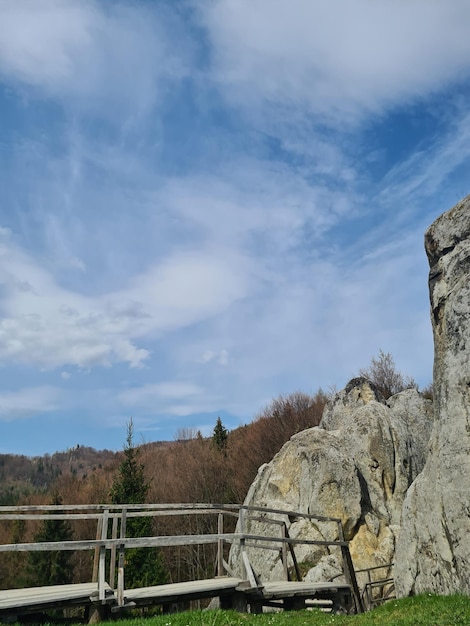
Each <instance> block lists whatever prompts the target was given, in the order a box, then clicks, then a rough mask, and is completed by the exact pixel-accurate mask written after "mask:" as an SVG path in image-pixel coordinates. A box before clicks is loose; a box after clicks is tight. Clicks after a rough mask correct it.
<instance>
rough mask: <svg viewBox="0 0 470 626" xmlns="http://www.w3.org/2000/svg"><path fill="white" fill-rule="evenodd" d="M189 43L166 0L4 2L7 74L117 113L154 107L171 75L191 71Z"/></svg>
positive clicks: (2, 50)
mask: <svg viewBox="0 0 470 626" xmlns="http://www.w3.org/2000/svg"><path fill="white" fill-rule="evenodd" d="M176 41H177V42H178V45H175V42H176ZM190 49H191V47H190V42H189V39H188V38H187V36H186V35H185V33H184V30H183V27H182V24H181V23H180V22H179V21H178V19H177V14H176V13H175V12H170V11H168V10H166V9H165V7H164V5H163V4H162V5H161V6H160V7H158V9H156V8H155V7H154V10H150V9H146V8H145V7H144V6H143V5H141V6H140V7H139V9H138V10H136V7H135V6H134V7H133V6H132V5H131V4H130V3H127V2H116V3H113V4H112V5H108V6H105V5H103V4H102V3H100V2H96V1H95V0H83V2H80V3H76V2H71V1H70V0H42V1H41V2H35V1H34V0H18V2H14V3H2V5H1V6H0V72H1V73H2V74H3V76H4V77H5V78H6V79H10V80H12V81H13V82H14V83H16V84H17V85H18V86H19V87H20V88H21V85H25V86H30V87H34V88H36V89H37V90H38V95H40V96H44V97H47V98H48V97H52V98H55V99H58V100H59V101H61V102H63V103H64V104H66V105H70V104H73V107H74V108H77V107H78V108H79V109H82V110H83V111H84V112H90V113H95V114H96V113H98V114H100V115H104V114H106V115H107V117H108V118H111V119H112V118H114V117H115V115H116V114H119V113H120V114H122V113H123V112H125V113H126V114H127V116H131V117H135V116H136V115H138V114H140V113H142V112H148V111H149V110H150V109H151V107H152V105H153V104H154V103H155V102H156V101H157V100H159V99H160V97H161V92H162V91H163V90H164V89H165V82H166V81H168V80H174V79H180V78H182V77H183V76H185V75H186V74H187V73H188V70H189V67H190ZM136 94H138V98H137V99H136V97H135V96H136Z"/></svg>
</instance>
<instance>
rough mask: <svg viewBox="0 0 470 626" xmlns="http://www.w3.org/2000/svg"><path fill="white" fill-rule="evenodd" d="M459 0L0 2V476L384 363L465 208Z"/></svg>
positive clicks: (419, 308)
mask: <svg viewBox="0 0 470 626" xmlns="http://www.w3.org/2000/svg"><path fill="white" fill-rule="evenodd" d="M469 25H470V3H468V2H467V0H454V1H453V2H441V1H440V0H439V1H438V0H410V1H408V2H396V1H395V0H382V1H381V2H371V1H370V0H355V1H354V2H350V1H349V0H328V2H322V1H320V0H318V1H317V0H201V1H198V0H181V1H180V0H172V1H163V0H162V1H157V0H155V1H154V2H151V1H150V0H147V1H144V0H140V1H139V0H134V1H132V2H131V1H127V2H126V1H113V2H109V1H105V0H101V1H99V0H81V1H80V2H75V1H73V0H3V1H1V2H0V124H1V126H0V129H1V132H0V189H1V194H0V257H1V262H0V367H1V369H0V452H10V453H20V454H28V455H36V454H43V453H46V452H49V453H52V452H54V451H56V450H64V449H67V448H69V447H72V446H75V445H76V444H78V443H79V444H83V445H91V446H93V447H95V448H111V449H119V448H121V447H122V444H123V441H124V439H125V425H126V422H128V420H129V419H130V417H131V416H132V417H133V420H134V424H135V431H136V435H137V437H138V439H139V441H154V440H162V439H173V437H174V436H175V434H176V433H177V431H178V430H179V429H182V428H190V429H191V428H197V429H201V430H202V432H204V433H206V434H209V433H210V432H211V430H212V428H213V426H214V424H215V421H216V418H217V416H218V415H220V416H221V417H222V419H223V421H224V423H225V424H226V426H227V427H229V428H233V427H236V426H238V425H239V424H241V423H246V422H249V421H251V419H252V418H253V417H254V416H255V415H256V414H257V413H258V412H259V411H260V410H262V408H263V407H264V406H265V405H266V404H267V403H268V402H269V401H270V400H271V399H273V398H274V397H277V396H278V395H279V394H287V393H290V392H293V391H296V390H303V391H306V392H314V391H315V390H316V389H317V388H318V387H322V388H323V389H325V390H328V389H330V388H331V387H333V386H336V387H338V388H340V387H342V386H343V385H344V384H345V383H346V382H347V381H348V380H349V378H351V377H352V376H353V375H354V374H355V373H357V370H358V369H359V368H360V367H366V366H367V365H368V364H369V362H370V359H371V357H372V356H373V355H375V354H377V353H378V351H379V350H380V349H382V350H384V351H385V352H391V353H392V354H393V356H394V358H395V361H396V363H397V365H398V366H399V368H400V369H401V370H402V371H403V372H405V373H407V374H409V375H412V376H413V377H414V378H415V379H416V380H417V382H418V383H419V384H420V385H422V386H424V385H426V384H428V383H429V382H430V380H431V377H432V358H433V357H432V355H433V346H432V332H431V326H430V321H429V303H428V294H427V272H428V268H427V261H426V257H425V253H424V249H423V234H424V231H425V229H426V227H427V226H429V225H430V224H431V223H432V222H433V221H434V219H435V218H436V217H437V216H438V215H440V214H441V213H442V212H443V211H445V210H447V209H448V208H450V207H451V206H453V205H454V204H455V203H456V202H457V201H458V200H459V199H460V198H461V197H463V196H465V195H466V194H467V193H469V192H470V189H469V184H468V181H469V163H470V109H469V106H468V101H469V94H470V38H469V37H468V28H469Z"/></svg>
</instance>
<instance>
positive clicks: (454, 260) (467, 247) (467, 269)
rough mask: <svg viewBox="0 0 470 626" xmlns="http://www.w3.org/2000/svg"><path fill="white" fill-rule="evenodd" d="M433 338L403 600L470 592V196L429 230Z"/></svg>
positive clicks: (400, 572) (402, 573) (409, 503)
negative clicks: (428, 427)
mask: <svg viewBox="0 0 470 626" xmlns="http://www.w3.org/2000/svg"><path fill="white" fill-rule="evenodd" d="M425 245H426V252H427V255H428V259H429V265H430V273H429V291H430V299H431V318H432V325H433V332H434V404H435V415H436V417H435V424H434V430H433V434H432V438H431V442H432V444H431V451H430V454H429V457H428V459H427V462H426V466H425V468H424V470H423V472H422V474H421V475H420V476H419V477H418V479H417V480H416V481H415V482H414V483H413V485H412V487H411V488H410V490H409V493H408V495H407V498H406V501H405V504H404V508H403V529H402V533H401V535H400V541H399V544H398V549H397V556H396V562H397V566H396V569H395V582H396V586H397V590H398V593H399V594H400V595H409V594H413V593H420V592H424V591H434V592H437V593H451V592H454V591H459V592H463V593H467V594H469V593H470V196H467V198H465V199H464V200H463V201H462V202H460V203H459V204H457V205H456V206H455V207H454V208H453V209H451V210H450V211H448V212H447V213H444V214H443V215H441V217H439V218H438V219H437V220H436V221H435V222H434V224H432V225H431V227H430V228H429V229H428V231H427V232H426V236H425Z"/></svg>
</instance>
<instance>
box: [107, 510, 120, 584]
mask: <svg viewBox="0 0 470 626" xmlns="http://www.w3.org/2000/svg"><path fill="white" fill-rule="evenodd" d="M117 528H118V518H117V516H116V515H115V517H113V529H112V533H111V538H112V539H117ZM115 576H116V544H115V543H113V545H112V546H111V558H110V561H109V585H110V587H111V588H112V589H114V582H115Z"/></svg>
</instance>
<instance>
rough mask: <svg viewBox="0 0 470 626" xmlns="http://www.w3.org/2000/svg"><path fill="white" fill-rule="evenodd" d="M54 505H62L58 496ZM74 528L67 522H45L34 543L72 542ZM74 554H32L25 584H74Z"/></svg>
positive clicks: (61, 552)
mask: <svg viewBox="0 0 470 626" xmlns="http://www.w3.org/2000/svg"><path fill="white" fill-rule="evenodd" d="M52 504H56V505H57V504H62V500H61V498H60V496H59V495H58V494H55V495H54V498H53V500H52ZM72 539H73V535H72V528H71V526H70V523H69V522H68V521H67V520H56V519H51V520H44V522H43V524H42V527H41V529H40V530H39V531H38V532H37V533H36V534H35V535H34V541H35V542H36V543H41V542H44V541H71V540H72ZM71 555H72V553H71V552H69V551H68V550H54V551H50V552H49V551H47V552H30V553H29V554H28V563H27V566H26V576H25V583H26V584H27V585H28V586H32V587H34V586H39V585H60V584H67V583H70V582H72V579H73V571H72V566H71Z"/></svg>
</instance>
